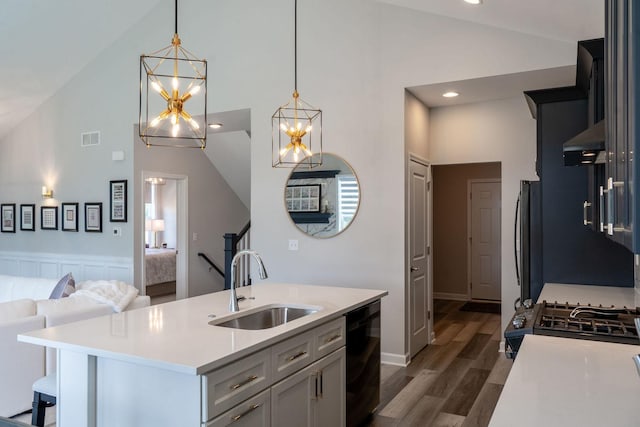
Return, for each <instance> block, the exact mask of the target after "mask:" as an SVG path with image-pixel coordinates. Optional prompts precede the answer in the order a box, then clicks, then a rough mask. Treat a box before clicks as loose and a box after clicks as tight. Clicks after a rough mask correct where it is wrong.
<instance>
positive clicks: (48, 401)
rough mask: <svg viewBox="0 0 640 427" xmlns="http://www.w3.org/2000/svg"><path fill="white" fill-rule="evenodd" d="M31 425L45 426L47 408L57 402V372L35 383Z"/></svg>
mask: <svg viewBox="0 0 640 427" xmlns="http://www.w3.org/2000/svg"><path fill="white" fill-rule="evenodd" d="M32 389H33V410H32V412H31V425H34V426H39V427H44V413H45V410H46V408H48V407H51V406H53V405H55V404H56V374H55V372H54V373H53V374H49V375H47V376H46V377H42V378H40V379H38V380H36V382H34V383H33V387H32Z"/></svg>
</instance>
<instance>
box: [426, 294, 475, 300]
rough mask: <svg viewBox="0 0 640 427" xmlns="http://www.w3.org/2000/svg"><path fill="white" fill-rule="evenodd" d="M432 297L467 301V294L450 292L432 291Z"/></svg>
mask: <svg viewBox="0 0 640 427" xmlns="http://www.w3.org/2000/svg"><path fill="white" fill-rule="evenodd" d="M433 298H434V299H450V300H454V301H468V300H469V296H468V295H467V294H452V293H449V292H434V293H433Z"/></svg>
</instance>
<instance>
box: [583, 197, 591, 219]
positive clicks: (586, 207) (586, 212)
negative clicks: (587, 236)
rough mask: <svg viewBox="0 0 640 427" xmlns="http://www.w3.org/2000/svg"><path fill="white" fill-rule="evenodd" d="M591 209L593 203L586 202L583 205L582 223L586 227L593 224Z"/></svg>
mask: <svg viewBox="0 0 640 427" xmlns="http://www.w3.org/2000/svg"><path fill="white" fill-rule="evenodd" d="M590 207H591V203H589V202H587V201H586V200H585V202H584V203H583V204H582V223H583V224H584V225H589V224H591V221H589V208H590Z"/></svg>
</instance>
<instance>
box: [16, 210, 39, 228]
mask: <svg viewBox="0 0 640 427" xmlns="http://www.w3.org/2000/svg"><path fill="white" fill-rule="evenodd" d="M20 230H22V231H36V205H20Z"/></svg>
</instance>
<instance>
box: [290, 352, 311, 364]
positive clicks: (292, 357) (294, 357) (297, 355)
mask: <svg viewBox="0 0 640 427" xmlns="http://www.w3.org/2000/svg"><path fill="white" fill-rule="evenodd" d="M306 354H307V352H306V351H301V352H300V353H297V354H294V355H293V356H289V357H287V362H293V361H294V360H296V359H299V358H301V357H302V356H304V355H306Z"/></svg>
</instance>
